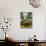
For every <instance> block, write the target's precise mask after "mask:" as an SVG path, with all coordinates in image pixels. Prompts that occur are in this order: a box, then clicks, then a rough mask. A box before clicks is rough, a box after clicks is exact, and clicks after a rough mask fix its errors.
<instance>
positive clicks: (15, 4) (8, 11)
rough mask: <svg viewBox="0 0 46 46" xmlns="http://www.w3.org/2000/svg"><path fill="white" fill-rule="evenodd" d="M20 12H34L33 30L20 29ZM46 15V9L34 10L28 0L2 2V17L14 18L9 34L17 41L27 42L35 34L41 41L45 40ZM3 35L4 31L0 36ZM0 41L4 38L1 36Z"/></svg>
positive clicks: (0, 4) (6, 0)
mask: <svg viewBox="0 0 46 46" xmlns="http://www.w3.org/2000/svg"><path fill="white" fill-rule="evenodd" d="M20 12H32V14H33V15H32V17H33V20H32V21H33V27H32V29H31V28H30V29H21V28H20ZM45 15H46V8H44V7H40V8H32V7H31V6H30V4H29V1H28V0H0V17H3V16H6V17H7V16H8V17H12V18H13V22H12V26H11V29H10V31H8V33H10V34H11V35H12V36H13V37H16V39H17V40H27V39H29V37H32V36H33V35H34V34H36V35H37V38H38V39H39V40H44V39H45V34H46V33H45V30H46V28H45V27H46V26H45V24H46V23H45V21H46V20H45ZM0 19H1V18H0ZM1 33H2V31H1V32H0V35H2V34H1ZM44 33H45V34H44ZM0 39H2V36H0Z"/></svg>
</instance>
